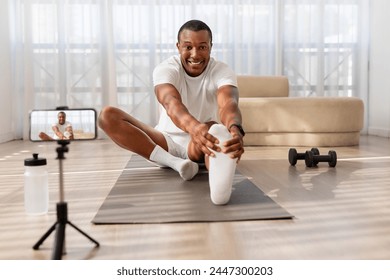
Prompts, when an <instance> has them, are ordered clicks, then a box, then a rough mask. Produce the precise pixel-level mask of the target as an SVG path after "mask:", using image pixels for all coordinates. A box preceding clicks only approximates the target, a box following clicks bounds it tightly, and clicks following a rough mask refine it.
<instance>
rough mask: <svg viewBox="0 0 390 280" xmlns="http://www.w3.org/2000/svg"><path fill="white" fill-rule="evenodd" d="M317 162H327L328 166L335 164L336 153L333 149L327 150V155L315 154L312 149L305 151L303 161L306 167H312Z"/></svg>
mask: <svg viewBox="0 0 390 280" xmlns="http://www.w3.org/2000/svg"><path fill="white" fill-rule="evenodd" d="M319 162H327V163H328V164H329V166H330V167H335V166H336V164H337V154H336V152H335V151H329V152H328V154H327V155H315V154H314V153H313V152H312V151H306V154H305V163H306V166H307V167H314V166H316V165H317V164H318V163H319Z"/></svg>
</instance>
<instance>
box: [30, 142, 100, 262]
mask: <svg viewBox="0 0 390 280" xmlns="http://www.w3.org/2000/svg"><path fill="white" fill-rule="evenodd" d="M69 143H70V142H69V141H66V140H59V141H58V144H59V145H60V147H58V148H57V159H58V160H59V166H60V167H59V168H60V172H59V174H60V201H59V202H58V203H57V221H56V222H55V223H54V224H53V225H52V226H51V227H50V228H49V230H48V231H47V232H46V233H45V234H44V235H43V236H42V237H41V239H39V240H38V242H37V243H36V244H35V245H34V246H33V249H34V250H38V249H39V246H40V245H41V244H42V243H43V242H44V241H45V240H46V238H47V237H48V236H49V235H50V234H51V233H52V232H53V231H54V230H56V235H55V239H54V250H53V255H52V259H53V260H60V259H61V258H62V255H63V253H64V244H65V227H66V225H67V224H68V225H70V226H72V227H73V228H74V229H76V230H77V231H78V232H79V233H81V234H82V235H84V236H85V237H87V238H88V239H89V240H91V241H92V242H93V243H95V245H96V247H99V246H100V244H99V242H97V241H96V240H95V239H93V238H92V237H90V236H89V235H88V234H86V233H85V232H83V231H82V230H81V229H79V228H78V227H76V226H75V225H74V224H72V223H71V222H70V221H68V205H67V203H66V202H65V201H64V175H63V170H62V160H63V159H65V157H64V153H66V152H68V151H69V149H68V147H67V145H68V144H69Z"/></svg>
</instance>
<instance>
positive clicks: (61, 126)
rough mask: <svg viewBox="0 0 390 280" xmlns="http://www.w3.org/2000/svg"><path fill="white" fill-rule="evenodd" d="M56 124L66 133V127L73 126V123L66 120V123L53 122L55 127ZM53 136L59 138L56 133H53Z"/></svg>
mask: <svg viewBox="0 0 390 280" xmlns="http://www.w3.org/2000/svg"><path fill="white" fill-rule="evenodd" d="M54 126H56V127H57V128H58V130H59V131H60V132H61V133H62V134H63V135H64V134H65V132H66V129H67V128H68V127H71V126H72V124H71V123H70V122H68V121H66V122H65V123H64V124H59V123H53V125H52V127H54ZM64 136H66V135H64ZM53 138H54V139H59V138H58V136H57V135H56V134H55V133H54V135H53ZM67 138H69V137H67Z"/></svg>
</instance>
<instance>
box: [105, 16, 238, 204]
mask: <svg viewBox="0 0 390 280" xmlns="http://www.w3.org/2000/svg"><path fill="white" fill-rule="evenodd" d="M176 46H177V49H178V52H179V56H173V57H171V58H169V59H167V60H166V61H164V62H162V63H161V64H160V65H158V66H157V67H156V68H155V70H154V72H153V80H154V81H153V83H154V87H155V94H156V97H157V99H158V101H159V103H160V104H161V106H162V108H163V110H161V111H162V112H161V116H160V120H159V123H158V125H157V126H156V127H155V128H152V127H150V126H148V125H146V124H144V123H142V122H140V121H139V120H137V119H135V118H134V117H132V116H130V115H129V114H127V113H126V112H123V111H121V110H119V109H117V108H114V107H105V108H103V110H102V112H101V113H100V116H99V126H100V127H101V128H102V129H103V130H104V131H105V132H106V133H107V135H108V136H109V137H110V138H111V139H112V140H113V141H114V142H116V143H117V144H118V145H119V146H121V147H123V148H125V149H127V150H129V151H132V152H134V153H137V154H139V155H141V156H142V157H144V158H146V159H148V160H150V161H153V162H156V163H157V164H160V165H164V166H169V167H171V168H173V169H175V170H176V171H178V172H179V174H180V176H181V177H182V178H183V179H184V180H191V179H192V178H193V177H194V176H195V175H196V174H197V172H198V164H197V163H200V162H205V163H206V167H207V168H208V169H209V172H210V173H209V174H210V175H209V176H210V177H214V176H212V175H213V174H214V173H215V172H214V173H213V174H211V171H213V170H214V171H218V172H217V173H219V174H218V175H219V177H226V178H230V179H228V180H227V181H226V180H225V181H222V182H218V184H219V185H220V186H219V187H217V188H215V187H213V186H211V181H212V180H211V178H210V189H211V198H212V200H213V202H214V203H215V204H225V203H227V202H228V200H229V198H230V191H231V182H230V181H231V180H232V174H233V173H234V170H233V168H234V169H235V165H236V163H237V162H238V161H239V160H240V158H241V155H242V154H243V153H244V144H243V136H244V134H245V133H244V131H243V129H242V127H241V121H242V120H241V113H240V110H239V108H238V89H237V81H236V76H235V74H234V73H233V71H232V70H231V69H230V68H229V67H228V66H227V65H226V64H224V63H222V62H218V61H216V60H214V59H213V58H211V57H210V54H211V48H212V32H211V30H210V28H209V27H208V26H207V25H206V24H205V23H203V22H202V21H198V20H191V21H188V22H186V23H185V24H184V25H183V26H182V27H181V28H180V30H179V32H178V42H177V44H176ZM217 123H219V124H222V125H216V124H217ZM211 127H215V129H214V132H213V133H211V132H210V131H209V130H210V128H211ZM226 133H227V135H226ZM216 134H218V135H220V137H219V138H221V139H218V135H216ZM219 154H223V155H224V156H227V158H228V160H227V162H229V159H230V162H234V164H231V163H229V164H227V166H226V168H225V169H222V170H218V166H220V165H221V164H219V163H218V160H219V162H220V163H221V160H222V161H223V162H225V163H226V160H223V158H226V157H223V156H220V157H217V155H219ZM214 159H215V160H217V159H218V160H217V161H215V160H214ZM213 165H214V166H217V167H215V168H213ZM222 165H224V164H222ZM225 165H226V164H225ZM228 166H230V167H228ZM229 168H230V169H229ZM227 169H229V170H227ZM226 173H227V174H226ZM214 181H215V180H214ZM226 185H227V187H226ZM218 188H219V189H220V190H217V189H218ZM213 194H215V195H213ZM219 194H222V195H219Z"/></svg>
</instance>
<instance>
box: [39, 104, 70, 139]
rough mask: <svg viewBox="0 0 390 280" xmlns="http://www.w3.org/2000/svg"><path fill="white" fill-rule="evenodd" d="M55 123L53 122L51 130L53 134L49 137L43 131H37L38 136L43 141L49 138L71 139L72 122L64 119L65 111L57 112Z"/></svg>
mask: <svg viewBox="0 0 390 280" xmlns="http://www.w3.org/2000/svg"><path fill="white" fill-rule="evenodd" d="M57 119H58V122H57V123H53V125H52V130H53V132H54V136H53V137H50V136H49V135H47V134H46V133H44V132H41V133H39V138H41V139H42V140H44V141H50V140H73V139H74V136H73V128H72V124H71V123H70V122H68V121H67V120H66V113H65V112H62V111H61V112H59V113H58V114H57Z"/></svg>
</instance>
